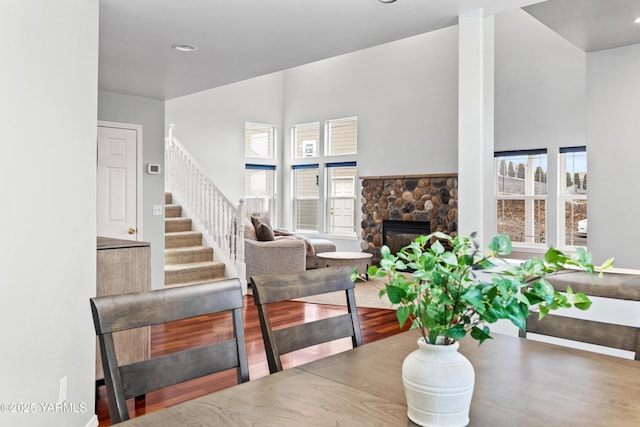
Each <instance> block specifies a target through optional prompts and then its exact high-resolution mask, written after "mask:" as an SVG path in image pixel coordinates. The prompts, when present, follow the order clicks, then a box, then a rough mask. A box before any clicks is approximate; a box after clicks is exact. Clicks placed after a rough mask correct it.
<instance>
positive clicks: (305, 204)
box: [296, 200, 318, 230]
mask: <svg viewBox="0 0 640 427" xmlns="http://www.w3.org/2000/svg"><path fill="white" fill-rule="evenodd" d="M296 229H297V230H317V229H318V200H297V201H296Z"/></svg>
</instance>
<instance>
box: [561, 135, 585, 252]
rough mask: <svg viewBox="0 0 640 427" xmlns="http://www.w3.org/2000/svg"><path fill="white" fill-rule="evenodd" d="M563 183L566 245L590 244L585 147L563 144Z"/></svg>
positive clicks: (562, 223) (563, 219)
mask: <svg viewBox="0 0 640 427" xmlns="http://www.w3.org/2000/svg"><path fill="white" fill-rule="evenodd" d="M559 163H560V183H561V188H562V189H563V191H561V193H560V197H561V198H562V199H563V200H562V201H563V205H564V215H562V216H561V218H560V225H561V228H560V229H561V230H562V229H563V230H564V233H563V238H564V241H563V242H561V244H563V245H564V246H587V151H586V148H585V147H566V148H560V161H559Z"/></svg>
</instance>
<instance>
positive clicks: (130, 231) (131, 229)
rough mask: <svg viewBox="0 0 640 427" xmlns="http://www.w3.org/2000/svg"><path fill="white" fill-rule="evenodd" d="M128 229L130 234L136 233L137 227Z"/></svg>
mask: <svg viewBox="0 0 640 427" xmlns="http://www.w3.org/2000/svg"><path fill="white" fill-rule="evenodd" d="M127 231H128V233H129V234H136V229H135V228H130V229H129V230H127Z"/></svg>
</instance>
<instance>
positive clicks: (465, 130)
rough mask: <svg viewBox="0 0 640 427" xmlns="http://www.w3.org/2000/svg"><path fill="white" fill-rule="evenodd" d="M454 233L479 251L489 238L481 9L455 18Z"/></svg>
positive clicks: (491, 209) (489, 23) (486, 73)
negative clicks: (473, 237) (473, 239)
mask: <svg viewBox="0 0 640 427" xmlns="http://www.w3.org/2000/svg"><path fill="white" fill-rule="evenodd" d="M458 22H459V53H458V54H459V62H458V188H459V193H458V229H459V231H460V233H461V234H465V235H468V234H470V233H472V232H474V231H476V232H477V233H478V239H477V240H478V243H480V245H481V248H485V247H486V245H488V243H489V240H490V239H491V237H493V235H494V234H495V229H496V226H495V217H496V207H495V202H494V195H493V97H494V91H493V87H494V84H493V79H494V72H493V66H494V20H493V16H489V17H483V12H482V10H481V9H478V10H475V11H473V12H469V13H466V14H464V15H460V17H459V20H458Z"/></svg>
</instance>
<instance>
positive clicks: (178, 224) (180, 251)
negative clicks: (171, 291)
mask: <svg viewBox="0 0 640 427" xmlns="http://www.w3.org/2000/svg"><path fill="white" fill-rule="evenodd" d="M182 214H183V211H182V206H181V205H179V204H175V203H173V195H172V194H171V193H169V192H165V218H164V220H165V233H164V236H165V248H164V257H165V266H164V282H165V286H188V285H194V284H197V283H209V282H215V281H217V280H222V279H224V278H225V269H226V267H225V264H224V263H223V262H219V261H214V260H213V248H211V247H208V246H205V245H203V241H202V233H201V232H199V231H194V230H192V229H191V226H192V221H191V218H189V217H184V216H182Z"/></svg>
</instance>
